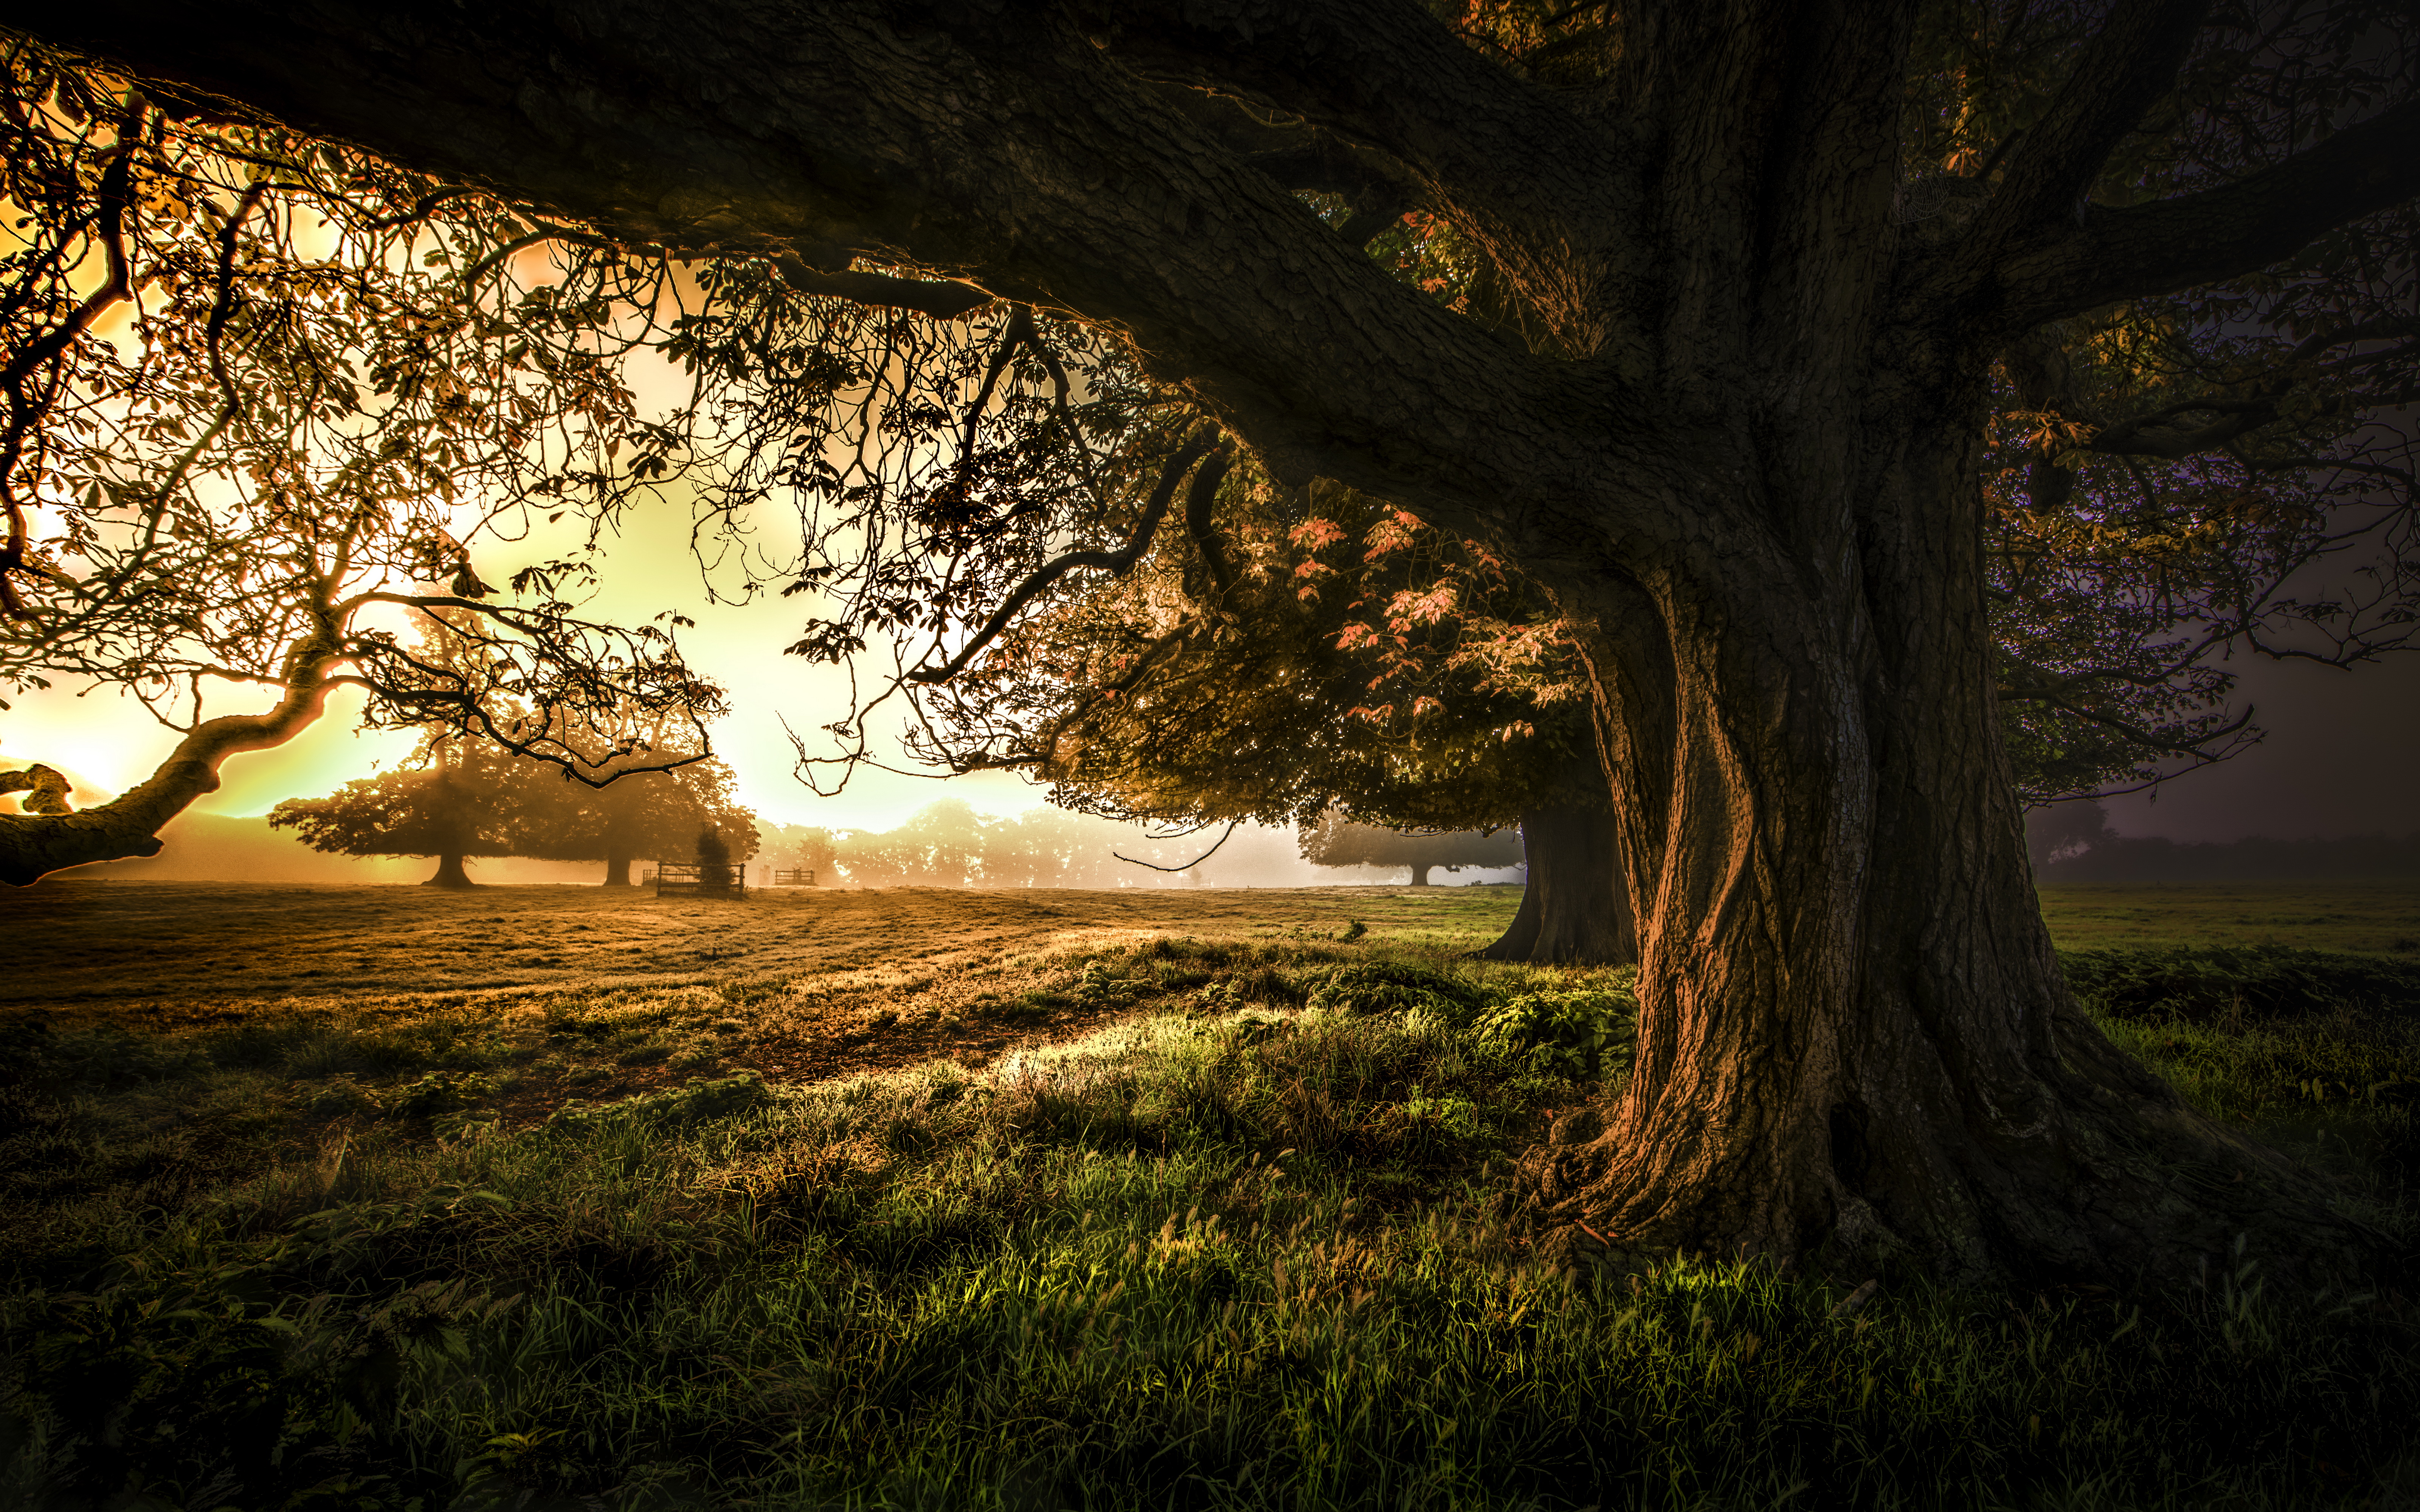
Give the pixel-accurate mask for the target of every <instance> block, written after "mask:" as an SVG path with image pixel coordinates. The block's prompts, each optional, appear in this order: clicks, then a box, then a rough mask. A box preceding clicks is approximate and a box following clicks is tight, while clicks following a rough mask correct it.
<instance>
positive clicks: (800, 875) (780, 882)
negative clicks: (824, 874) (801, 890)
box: [773, 866, 815, 887]
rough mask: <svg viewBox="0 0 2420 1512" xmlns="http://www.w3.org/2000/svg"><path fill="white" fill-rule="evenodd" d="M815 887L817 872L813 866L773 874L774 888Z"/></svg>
mask: <svg viewBox="0 0 2420 1512" xmlns="http://www.w3.org/2000/svg"><path fill="white" fill-rule="evenodd" d="M814 885H815V871H814V868H813V867H811V866H802V867H797V868H784V869H782V870H778V871H776V872H774V873H773V886H775V887H814Z"/></svg>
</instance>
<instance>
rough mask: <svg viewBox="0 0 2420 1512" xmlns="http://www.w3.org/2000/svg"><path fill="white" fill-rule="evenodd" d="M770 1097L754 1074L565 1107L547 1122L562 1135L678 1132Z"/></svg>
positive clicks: (746, 1107) (726, 1115)
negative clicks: (636, 1128) (626, 1129)
mask: <svg viewBox="0 0 2420 1512" xmlns="http://www.w3.org/2000/svg"><path fill="white" fill-rule="evenodd" d="M771 1095H772V1094H771V1093H770V1092H769V1091H768V1089H767V1088H766V1086H765V1079H764V1078H763V1077H761V1076H759V1075H757V1074H756V1073H755V1072H752V1071H743V1072H737V1074H735V1075H730V1076H717V1077H713V1078H709V1079H706V1080H700V1081H693V1082H690V1083H689V1084H687V1085H686V1086H682V1087H673V1088H665V1089H664V1090H662V1091H660V1092H644V1093H642V1094H640V1095H639V1096H637V1097H628V1098H624V1099H622V1100H621V1101H619V1102H616V1103H566V1104H565V1105H564V1106H563V1107H561V1108H559V1109H557V1110H556V1111H555V1114H554V1117H553V1119H551V1120H550V1121H551V1123H553V1124H554V1125H555V1126H556V1127H559V1128H565V1129H591V1130H594V1129H605V1128H611V1127H614V1126H619V1125H643V1126H646V1127H649V1128H654V1129H659V1130H677V1129H683V1128H688V1127H690V1126H692V1125H695V1124H700V1123H705V1122H707V1121H709V1120H712V1119H728V1118H731V1117H734V1116H735V1115H737V1114H741V1113H745V1112H747V1111H748V1110H749V1109H750V1108H752V1107H755V1106H757V1105H758V1104H759V1103H764V1102H765V1101H766V1100H767V1099H768V1098H769V1097H770V1096H771Z"/></svg>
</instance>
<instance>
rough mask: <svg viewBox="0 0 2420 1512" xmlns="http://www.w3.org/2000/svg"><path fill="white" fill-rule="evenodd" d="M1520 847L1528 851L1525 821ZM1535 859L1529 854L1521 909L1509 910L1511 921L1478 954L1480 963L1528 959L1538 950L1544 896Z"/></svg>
mask: <svg viewBox="0 0 2420 1512" xmlns="http://www.w3.org/2000/svg"><path fill="white" fill-rule="evenodd" d="M1521 846H1522V849H1524V850H1528V846H1529V826H1528V824H1527V823H1526V822H1525V823H1524V824H1523V825H1522V826H1521ZM1538 880H1539V866H1538V856H1537V853H1536V852H1535V851H1529V869H1528V875H1527V877H1526V879H1525V880H1524V882H1523V885H1522V887H1521V906H1520V907H1519V908H1516V909H1514V910H1513V911H1512V923H1510V924H1507V925H1505V926H1504V933H1502V934H1499V935H1497V937H1496V943H1495V944H1493V945H1491V946H1489V947H1488V948H1487V949H1484V950H1481V951H1480V952H1479V958H1480V959H1481V961H1527V960H1528V959H1529V952H1530V951H1531V950H1532V949H1536V948H1537V944H1538V918H1539V914H1540V911H1541V909H1542V907H1543V903H1544V898H1545V895H1546V889H1545V888H1544V887H1540V886H1539V885H1538Z"/></svg>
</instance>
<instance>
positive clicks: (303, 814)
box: [269, 738, 530, 887]
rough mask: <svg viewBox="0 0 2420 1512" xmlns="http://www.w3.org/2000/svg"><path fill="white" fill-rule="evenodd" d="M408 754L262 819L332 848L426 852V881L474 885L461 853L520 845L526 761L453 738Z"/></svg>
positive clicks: (363, 852) (496, 852) (516, 851)
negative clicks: (406, 760)
mask: <svg viewBox="0 0 2420 1512" xmlns="http://www.w3.org/2000/svg"><path fill="white" fill-rule="evenodd" d="M414 758H415V759H414V761H413V762H412V763H411V764H408V765H404V766H399V767H396V769H395V770H393V771H391V772H380V773H379V774H377V775H376V776H372V777H361V778H355V779H352V780H351V781H349V782H347V783H346V784H345V785H344V786H342V787H340V788H338V789H337V790H336V791H335V792H334V793H331V794H329V795H327V796H326V797H323V798H287V799H286V800H285V801H284V802H282V803H280V804H278V805H277V807H276V808H274V809H272V810H270V813H269V827H271V829H291V830H293V831H294V832H295V833H296V835H297V836H299V837H300V838H301V840H302V843H303V844H305V845H308V846H310V847H311V848H312V849H313V850H315V851H325V852H327V853H329V854H330V855H334V856H433V857H434V858H435V859H436V861H437V870H436V871H435V872H432V873H430V874H429V877H428V881H427V886H429V887H475V886H477V884H475V883H473V881H472V880H471V873H470V872H469V871H468V869H467V868H466V867H465V866H464V865H463V863H464V862H465V861H468V860H470V859H472V858H473V857H474V856H518V855H520V853H521V851H522V849H523V841H522V840H521V838H520V834H519V833H518V831H519V822H520V819H521V817H522V815H523V814H524V813H525V812H526V810H527V809H528V806H529V797H530V795H529V792H528V771H529V768H528V767H527V766H524V765H517V764H515V763H514V762H513V761H512V760H511V759H510V758H509V757H506V756H504V755H503V754H502V753H500V752H498V751H496V750H494V749H493V748H489V747H488V746H486V745H483V744H480V743H478V742H475V741H469V740H463V739H459V738H456V739H451V740H435V741H429V742H427V743H424V745H423V747H422V748H421V749H420V750H418V751H416V752H415V753H414Z"/></svg>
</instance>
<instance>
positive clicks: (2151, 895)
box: [2041, 882, 2420, 962]
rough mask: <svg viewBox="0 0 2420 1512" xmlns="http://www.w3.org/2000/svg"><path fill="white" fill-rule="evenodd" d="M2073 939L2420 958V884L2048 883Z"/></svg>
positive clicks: (2062, 934)
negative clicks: (2078, 884) (2260, 947)
mask: <svg viewBox="0 0 2420 1512" xmlns="http://www.w3.org/2000/svg"><path fill="white" fill-rule="evenodd" d="M2041 904H2042V915H2043V917H2044V918H2047V919H2048V920H2049V921H2050V928H2051V934H2052V936H2053V938H2055V939H2056V940H2057V941H2058V943H2059V945H2060V946H2061V947H2062V948H2064V949H2159V948H2162V947H2177V946H2202V947H2210V946H2222V947H2224V946H2245V945H2280V946H2290V947H2298V948H2301V949H2315V950H2360V951H2372V952H2378V953H2383V954H2392V955H2397V956H2400V957H2402V958H2403V959H2404V960H2406V961H2412V962H2420V886H2414V885H2413V884H2411V883H2408V882H2374V883H2373V882H2363V883H2340V884H2327V883H2295V884H2291V885H2283V886H2254V885H2250V884H2243V883H2222V882H2209V883H2175V884H2161V885H2149V886H2146V885H2141V884H2131V883H2092V884H2086V885H2081V886H2075V887H2044V888H2042V889H2041Z"/></svg>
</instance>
